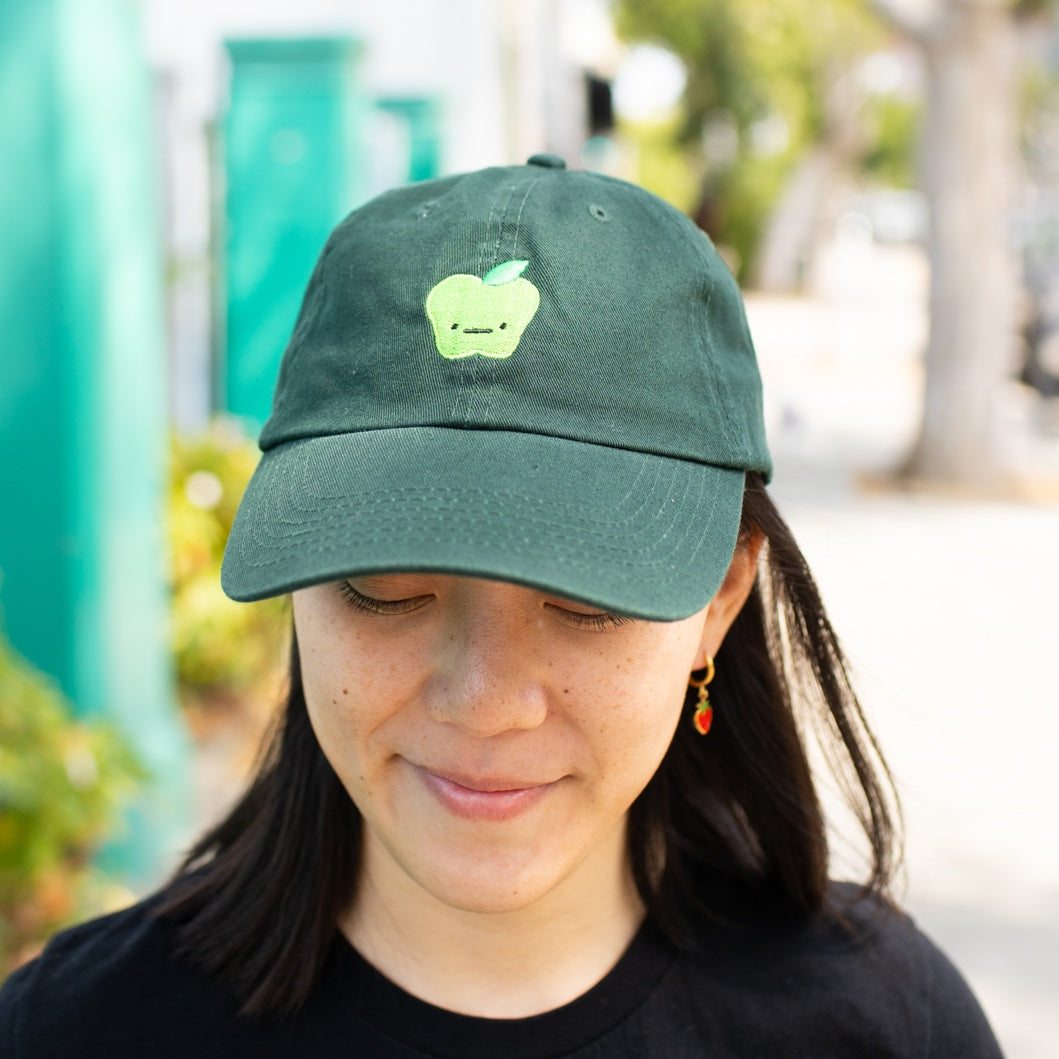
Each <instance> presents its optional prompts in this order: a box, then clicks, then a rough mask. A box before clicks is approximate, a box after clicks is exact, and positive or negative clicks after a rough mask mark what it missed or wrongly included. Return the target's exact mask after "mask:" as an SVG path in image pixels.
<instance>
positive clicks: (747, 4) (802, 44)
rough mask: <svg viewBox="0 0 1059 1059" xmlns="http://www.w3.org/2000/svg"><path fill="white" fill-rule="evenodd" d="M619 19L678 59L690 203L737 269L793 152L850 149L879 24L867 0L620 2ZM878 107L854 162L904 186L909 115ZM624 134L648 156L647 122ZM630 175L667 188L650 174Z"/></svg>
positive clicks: (629, 31) (626, 31)
mask: <svg viewBox="0 0 1059 1059" xmlns="http://www.w3.org/2000/svg"><path fill="white" fill-rule="evenodd" d="M615 18H616V25H617V29H618V32H619V34H620V35H621V36H622V37H623V38H625V39H626V40H629V41H645V42H650V43H654V44H659V45H661V46H663V47H665V48H667V49H668V50H670V51H671V52H673V53H674V54H675V55H676V56H677V57H678V58H680V59H681V60H682V61H683V63H684V66H685V70H686V72H687V82H686V85H685V90H684V97H683V101H682V105H681V113H680V117H679V120H678V121H677V122H676V123H675V124H674V127H673V131H674V143H675V144H678V145H679V146H680V148H681V150H682V153H683V164H684V165H685V166H686V167H689V168H690V169H691V171H692V172H694V173H696V174H697V179H698V182H699V185H700V186H699V191H698V195H697V201H696V203H695V204H694V205H693V206H692V207H691V209H690V210H689V212H691V213H692V214H693V215H697V219H698V220H699V223H700V224H702V225H703V227H705V228H706V229H707V231H709V232H710V234H711V235H712V236H713V237H714V240H715V241H716V242H717V243H718V244H724V245H726V246H728V247H729V248H730V249H731V250H732V251H733V255H732V256H733V258H734V260H735V261H736V262H737V263H738V271H739V273H740V278H745V277H746V275H747V274H748V272H749V271H750V269H751V267H752V265H753V261H754V255H755V251H756V248H757V246H758V243H759V240H760V238H761V235H762V233H763V231H764V227H765V225H766V224H767V222H768V218H769V215H770V213H771V211H772V208H773V207H774V205H775V204H776V202H777V200H778V198H779V196H780V194H781V193H782V191H783V189H784V187H785V184H786V182H787V180H788V178H789V177H790V175H791V174H792V172H793V170H794V167H795V165H796V164H797V163H798V161H799V159H801V158H802V157H803V156H804V155H805V153H806V151H807V150H808V149H809V148H810V147H812V146H814V145H819V144H823V143H827V142H832V143H838V142H842V144H843V146H842V148H841V150H843V151H848V149H849V147H848V141H849V136H850V130H849V128H848V105H849V101H850V99H851V98H853V97H854V96H856V95H857V94H858V93H859V92H860V89H859V88H858V87H857V86H856V83H855V72H856V68H857V64H858V62H859V61H860V60H862V59H863V57H864V56H866V55H867V54H869V53H870V52H871V51H873V50H875V49H877V48H878V47H880V46H881V45H882V44H884V43H885V42H886V40H887V38H886V35H885V31H884V30H883V28H882V27H881V25H880V23H879V22H878V20H877V19H876V18H875V17H874V15H873V14H872V12H871V10H870V8H869V6H868V5H867V4H865V3H864V2H863V0H788V2H787V3H783V4H777V3H773V2H772V0H616V3H615ZM878 109H879V113H876V114H875V115H869V116H868V118H867V119H866V122H865V125H864V129H865V130H866V132H867V134H868V137H869V142H868V143H866V144H865V145H864V150H863V152H862V153H861V159H860V160H862V161H863V162H864V163H866V172H867V173H868V174H869V175H870V176H872V177H877V178H878V179H879V180H881V181H884V182H888V181H889V180H890V179H891V177H896V179H898V180H899V181H900V184H901V185H902V186H904V185H906V184H907V182H908V179H909V173H910V171H911V166H912V161H911V160H912V158H913V157H914V131H915V128H914V125H915V123H914V118H913V115H912V114H910V113H909V112H908V108H907V107H906V108H904V109H902V107H901V106H899V105H896V104H895V105H894V106H893V107H888V106H887V105H885V104H880V106H879V108H878ZM711 130H714V131H716V130H720V132H721V133H722V136H721V137H720V138H719V139H718V137H716V136H711ZM631 134H632V139H633V141H634V143H635V144H636V146H637V147H638V148H640V150H639V152H638V153H639V157H640V158H641V159H644V158H646V157H647V156H648V154H649V151H650V143H649V141H648V140H647V139H646V138H645V136H646V134H645V130H644V129H643V128H642V127H640V128H634V129H632V130H631ZM718 143H720V144H721V145H722V146H723V147H724V149H723V150H721V151H718V150H717V149H716V147H717V144H718ZM645 146H646V148H647V149H646V150H645V149H643V148H645ZM637 178H638V179H639V180H640V181H641V182H642V183H644V184H645V186H648V187H650V188H651V190H654V191H657V192H658V193H659V194H662V195H663V196H665V194H666V192H665V188H664V186H661V185H660V184H658V183H656V182H652V179H651V174H650V173H648V172H644V171H641V172H640V173H639V174H637Z"/></svg>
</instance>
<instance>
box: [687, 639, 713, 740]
mask: <svg viewBox="0 0 1059 1059" xmlns="http://www.w3.org/2000/svg"><path fill="white" fill-rule="evenodd" d="M711 680H713V659H712V658H711V657H710V656H709V655H707V656H706V666H705V669H704V671H703V676H701V677H698V678H696V677H694V676H691V677H689V678H688V685H689V686H690V687H693V688H698V691H699V698H698V702H696V703H695V715H694V717H692V718H691V720H692V723H693V724H694V725H695V731H696V732H698V733H699V735H705V734H706V733H707V732H708V731H709V730H710V725H711V724H713V706H712V705H710V693H709V692H708V691H707V690H706V685H707V684H709V682H710V681H711Z"/></svg>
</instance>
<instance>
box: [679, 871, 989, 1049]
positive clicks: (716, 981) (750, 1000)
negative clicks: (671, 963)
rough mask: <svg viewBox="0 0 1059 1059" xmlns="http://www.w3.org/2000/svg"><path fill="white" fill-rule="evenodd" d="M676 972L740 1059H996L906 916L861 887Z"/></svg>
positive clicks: (953, 977) (727, 938)
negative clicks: (804, 917)
mask: <svg viewBox="0 0 1059 1059" xmlns="http://www.w3.org/2000/svg"><path fill="white" fill-rule="evenodd" d="M680 963H681V965H682V968H683V970H682V972H681V973H682V974H683V976H684V977H683V980H682V982H681V984H680V986H679V989H680V990H682V991H683V990H684V989H686V988H689V987H690V988H691V989H697V990H699V991H700V994H699V995H700V996H709V997H710V1003H709V1008H710V1010H711V1011H723V1012H724V1013H725V1015H724V1018H723V1019H722V1020H720V1021H719V1023H718V1024H717V1025H718V1026H721V1027H723V1028H721V1029H720V1030H719V1032H721V1033H722V1035H723V1036H725V1037H730V1038H731V1041H730V1043H731V1046H732V1050H731V1053H730V1054H733V1055H736V1054H751V1055H754V1054H767V1055H772V1056H781V1055H804V1054H819V1055H829V1056H841V1055H850V1056H854V1055H856V1056H861V1055H872V1056H895V1057H896V1056H901V1057H903V1059H910V1057H923V1059H932V1057H941V1056H950V1055H959V1056H961V1057H962V1059H997V1057H999V1056H1000V1054H1001V1053H1000V1048H999V1046H998V1045H997V1042H996V1039H995V1037H994V1036H993V1032H992V1030H991V1029H990V1027H989V1023H988V1021H987V1020H986V1017H985V1015H984V1014H983V1012H982V1009H981V1007H980V1006H979V1004H978V1001H977V1000H976V999H975V997H974V995H973V993H972V992H971V990H970V988H969V987H968V985H967V983H966V982H965V981H964V979H963V977H962V976H961V975H960V973H959V971H957V970H956V968H955V967H954V966H953V964H952V963H951V961H950V960H949V959H948V958H947V957H946V956H945V955H944V953H942V951H941V950H940V949H939V948H938V947H937V946H936V945H935V944H934V943H933V942H932V941H931V940H930V939H929V938H928V937H927V936H926V935H925V934H924V933H923V932H922V931H920V930H919V929H918V928H917V927H916V925H915V923H914V922H913V921H912V920H911V919H910V918H909V917H908V916H907V915H905V914H904V913H902V912H899V911H897V910H895V909H892V908H889V907H887V906H885V905H883V904H882V903H880V902H879V901H877V900H875V899H873V898H870V897H864V896H862V895H861V894H860V892H859V890H858V889H857V888H855V887H850V886H836V887H834V888H833V889H832V891H831V904H830V910H829V912H828V913H827V914H823V915H820V916H818V917H816V918H814V919H812V920H808V921H804V922H800V923H795V924H787V925H782V926H781V925H773V926H769V927H755V928H753V929H747V930H737V929H726V930H719V929H716V930H708V931H707V932H706V933H705V934H704V938H703V945H702V947H701V949H700V952H699V954H698V955H696V956H694V957H685V958H683V959H682V960H681V961H680ZM715 1028H716V1027H715ZM744 1048H745V1051H742V1050H741V1049H744ZM785 1048H786V1049H787V1050H784V1049H785ZM721 1054H728V1053H724V1052H722V1053H721Z"/></svg>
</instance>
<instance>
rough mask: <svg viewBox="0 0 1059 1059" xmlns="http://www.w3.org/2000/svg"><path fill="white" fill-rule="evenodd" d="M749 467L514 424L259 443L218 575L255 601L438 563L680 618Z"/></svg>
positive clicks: (703, 595) (711, 588) (725, 531)
mask: <svg viewBox="0 0 1059 1059" xmlns="http://www.w3.org/2000/svg"><path fill="white" fill-rule="evenodd" d="M743 479H744V476H743V472H742V471H740V470H732V469H729V468H723V467H713V466H708V465H703V464H700V463H695V462H692V461H687V460H679V459H673V458H672V457H664V456H656V455H652V454H648V453H642V452H633V451H628V450H625V449H618V448H609V447H606V446H602V445H592V444H587V443H585V442H580V441H571V440H567V439H564V438H554V437H546V436H542V435H537V434H524V433H512V432H507V431H483V430H459V429H453V428H443V427H401V428H397V429H392V430H373V431H364V432H359V433H351V434H341V435H335V436H329V437H320V438H310V439H306V440H302V441H294V442H290V443H288V444H285V445H281V446H279V447H277V448H274V449H270V450H269V451H267V452H266V453H265V454H264V455H263V457H262V459H261V463H260V464H259V465H258V468H257V470H256V472H255V473H254V476H253V478H252V480H251V482H250V484H249V486H248V488H247V491H246V495H245V496H244V497H243V501H242V504H241V506H240V508H239V512H238V515H237V516H236V519H235V523H234V525H233V527H232V533H231V536H230V537H229V540H228V545H227V549H226V551H225V556H224V565H223V569H222V574H221V582H222V585H223V587H224V590H225V592H226V593H227V594H228V595H229V596H231V597H232V598H233V599H237V600H243V601H248V600H254V599H263V598H265V597H267V596H275V595H281V594H283V593H285V592H289V591H292V590H294V589H297V588H303V587H305V586H307V585H312V584H318V583H321V582H325V581H333V580H340V579H342V578H345V577H352V576H354V575H359V574H368V573H379V572H386V571H390V572H393V571H413V570H414V571H431V572H437V573H450V574H460V575H465V576H474V577H486V578H494V579H498V580H503V581H512V582H516V583H518V584H523V585H528V586H530V587H533V588H537V589H541V590H543V591H546V592H553V593H555V594H557V595H560V596H565V597H567V598H569V599H574V600H579V601H582V602H585V603H588V604H591V605H594V606H597V607H600V608H603V609H606V610H611V611H616V612H619V613H622V614H629V615H633V616H635V617H640V618H648V619H653V620H660V621H672V620H676V619H678V618H684V617H687V616H688V615H690V614H694V613H695V612H697V611H699V610H701V609H702V608H703V607H704V606H705V605H706V603H708V602H709V600H710V599H711V598H712V597H713V595H714V594H715V592H716V591H717V589H718V588H719V587H720V584H721V582H722V581H723V579H724V576H725V573H726V572H727V570H728V566H729V564H730V562H731V558H732V554H733V552H734V549H735V543H736V538H737V536H738V530H739V519H740V512H741V510H742V498H743Z"/></svg>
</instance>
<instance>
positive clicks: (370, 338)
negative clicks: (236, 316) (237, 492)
mask: <svg viewBox="0 0 1059 1059" xmlns="http://www.w3.org/2000/svg"><path fill="white" fill-rule="evenodd" d="M498 266H500V267H499V268H498ZM491 273H492V275H491V276H490V274H491ZM450 277H456V278H455V279H452V278H450ZM483 280H484V282H483ZM453 312H455V316H453ZM456 317H461V319H456ZM462 317H466V319H463V318H462ZM450 319H451V321H452V322H451V324H450V322H449V321H450ZM501 325H505V326H504V327H503V328H501ZM457 331H458V332H459V334H458V335H456V336H455V337H452V336H451V335H450V332H457ZM465 331H466V332H467V334H465V333H464V332H465ZM516 331H518V332H519V333H518V334H517V335H516V334H515V332H516ZM487 332H488V333H487ZM468 335H469V336H470V337H468ZM479 336H480V337H479ZM512 337H514V338H515V341H514V343H513V344H512V341H511V338H512ZM478 347H481V348H478ZM406 426H446V427H459V428H468V429H493V430H511V431H521V432H530V433H536V434H543V435H550V436H554V437H562V438H568V439H571V440H579V441H587V442H592V443H596V444H601V445H607V446H615V447H620V448H628V449H633V450H639V451H642V452H651V453H656V454H658V455H666V456H676V457H680V458H683V459H688V460H695V461H698V462H702V463H709V464H714V465H717V466H724V467H732V468H739V469H747V470H750V469H753V470H758V471H761V472H762V473H765V474H768V473H769V470H770V462H769V456H768V450H767V447H766V443H765V437H764V428H763V422H762V410H761V387H760V380H759V377H758V371H757V366H756V362H755V358H754V352H753V346H752V342H751V339H750V335H749V331H748V329H747V325H746V320H745V317H744V314H743V308H742V301H741V298H740V296H739V292H738V289H737V287H736V285H735V281H734V280H733V278H732V276H731V274H730V273H729V271H728V269H727V267H726V266H725V265H724V263H723V261H722V260H721V258H720V257H719V256H718V254H717V253H716V251H715V250H714V249H713V246H712V244H711V243H710V241H709V239H708V238H707V237H706V236H705V235H704V234H703V233H702V232H701V231H700V230H699V229H698V228H696V227H695V225H694V224H692V222H691V221H690V220H688V219H687V218H686V217H684V215H683V214H681V213H679V212H678V211H677V210H675V209H673V208H672V207H670V206H668V205H667V204H666V203H664V202H663V201H662V200H661V199H658V198H657V197H655V196H654V195H651V194H650V193H648V192H646V191H644V190H643V189H641V188H637V187H635V186H634V185H631V184H627V183H625V182H623V181H619V180H615V179H613V178H609V177H606V176H602V175H599V174H594V173H589V172H584V171H567V170H565V169H563V168H555V167H553V166H551V165H549V166H544V165H539V164H538V165H534V164H530V165H526V166H516V167H508V168H494V169H487V170H483V171H480V172H476V173H471V174H468V175H463V176H454V177H447V178H443V179H440V180H435V181H430V182H426V183H420V184H413V185H411V186H408V187H404V188H401V189H398V190H396V191H392V192H389V193H387V194H385V195H382V196H380V197H379V198H377V199H375V200H373V201H372V202H370V203H368V204H367V205H365V206H363V207H361V208H360V209H358V210H356V211H354V212H353V213H352V214H350V215H349V217H347V218H346V220H345V221H343V222H342V223H341V224H340V225H339V226H338V228H336V229H335V231H334V232H333V233H332V235H331V238H330V239H329V240H328V242H327V245H326V246H325V248H324V250H323V253H322V254H321V257H320V260H319V262H318V263H317V266H316V269H315V272H314V273H313V276H312V279H311V281H310V283H309V287H308V289H307V291H306V295H305V299H304V302H303V305H302V309H301V313H300V316H299V319H298V323H297V326H296V328H295V330H294V333H293V335H292V337H291V340H290V343H289V345H288V347H287V350H286V352H285V354H284V358H283V363H282V366H281V369H280V376H279V383H278V386H277V389H276V395H275V400H274V404H273V411H272V416H271V418H270V419H269V421H268V423H267V424H266V426H265V429H264V431H263V433H262V437H261V446H262V448H263V449H266V450H267V449H269V448H272V447H274V446H277V445H280V444H283V443H284V442H288V441H292V440H295V439H299V438H306V437H320V436H325V435H334V434H343V433H347V432H351V431H364V430H378V429H386V428H390V427H406Z"/></svg>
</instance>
